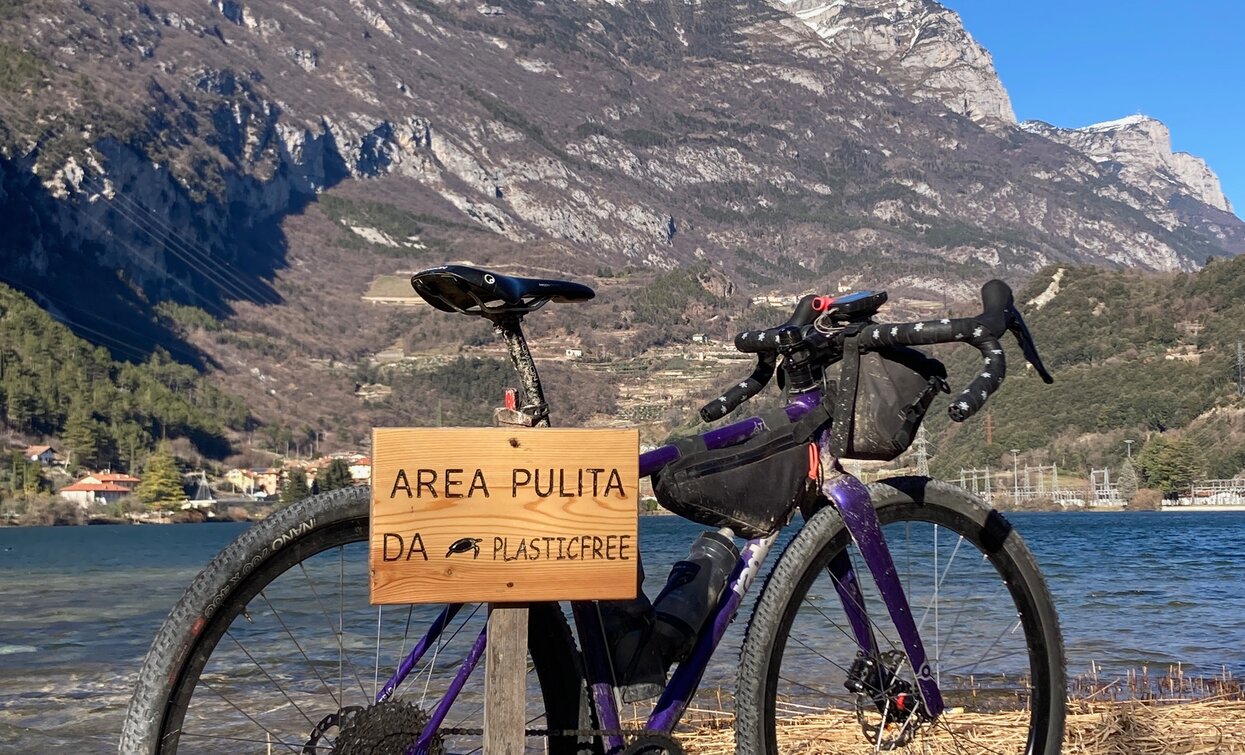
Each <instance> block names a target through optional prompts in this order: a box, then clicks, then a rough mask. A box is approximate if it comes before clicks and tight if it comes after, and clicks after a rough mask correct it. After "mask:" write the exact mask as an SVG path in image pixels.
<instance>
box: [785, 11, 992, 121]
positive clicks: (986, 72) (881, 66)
mask: <svg viewBox="0 0 1245 755" xmlns="http://www.w3.org/2000/svg"><path fill="white" fill-rule="evenodd" d="M774 2H775V5H776V6H777V7H780V8H783V9H785V10H787V11H788V12H790V13H793V14H794V15H795V16H796V17H797V18H799V19H800V20H801V21H803V22H804V23H806V24H808V26H809V27H810V28H811V29H812V30H813V31H814V32H816V33H817V36H818V37H820V38H821V39H822V40H824V41H825V43H826V45H827V46H828V47H830V48H831V49H833V50H834V51H835V52H837V53H838V54H840V55H842V56H843V57H844V58H846V59H847V60H850V61H851V62H852V63H854V64H855V65H857V66H860V67H861V68H864V69H866V70H870V71H873V72H874V73H876V74H878V75H880V76H883V77H885V78H886V79H887V80H889V81H891V82H893V83H894V84H895V85H896V86H898V88H899V89H900V91H901V92H903V94H904V96H905V97H907V98H908V99H911V100H915V101H917V102H934V103H938V104H941V105H943V106H944V107H946V108H948V109H950V110H952V111H954V112H956V113H959V114H960V115H965V116H968V117H969V118H971V119H972V120H973V121H974V122H976V123H981V124H983V125H985V126H987V127H994V126H997V125H998V124H1014V123H1015V122H1016V116H1015V115H1014V114H1013V113H1012V105H1011V100H1010V99H1009V98H1008V96H1007V91H1006V90H1005V89H1004V88H1003V84H1002V82H1000V81H999V77H998V74H997V73H995V70H994V62H993V61H992V60H991V59H990V53H988V52H986V50H985V48H983V47H982V46H981V45H979V44H977V42H976V40H974V39H973V38H972V36H971V35H969V33H968V31H967V30H965V28H964V25H963V23H962V22H961V21H960V17H959V15H958V14H956V13H955V12H954V11H951V10H948V9H947V8H944V7H943V6H941V5H939V4H938V3H936V2H933V1H932V0H833V1H832V2H830V1H827V0H774Z"/></svg>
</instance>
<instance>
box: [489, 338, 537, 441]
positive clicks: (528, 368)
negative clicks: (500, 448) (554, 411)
mask: <svg viewBox="0 0 1245 755" xmlns="http://www.w3.org/2000/svg"><path fill="white" fill-rule="evenodd" d="M522 320H523V318H522V316H521V315H517V314H502V315H499V316H497V317H496V318H493V329H494V330H495V331H497V333H498V334H499V335H501V337H502V338H505V339H506V349H507V350H509V352H510V364H511V365H512V366H513V367H514V371H515V372H517V373H519V380H520V382H521V383H522V384H523V406H522V407H520V408H519V409H517V410H515V411H514V412H513V413H512V414H517V415H520V416H521V417H522V418H523V421H513V420H514V419H516V418H515V417H511V419H510V420H509V421H508V420H506V419H504V418H502V417H500V416H499V420H500V421H502V422H503V423H505V424H522V425H526V426H528V427H549V404H547V403H545V392H544V390H543V389H542V388H541V386H540V375H539V374H538V373H537V372H536V362H535V360H533V359H532V352H531V351H529V350H528V348H527V339H526V338H524V337H523V326H522V324H521V322H522Z"/></svg>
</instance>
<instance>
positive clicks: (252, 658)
mask: <svg viewBox="0 0 1245 755" xmlns="http://www.w3.org/2000/svg"><path fill="white" fill-rule="evenodd" d="M225 636H226V637H228V638H229V639H231V640H233V642H234V644H235V645H237V646H238V649H239V650H241V651H242V654H243V655H245V656H246V657H247V658H248V659H249V660H250V661H251V663H253V664H255V668H257V669H259V671H260V673H262V674H263V675H264V676H265V677H267V679H268V681H270V682H272V686H274V687H276V688H277V691H278V692H280V693H281V696H282V697H284V698H285V699H286V700H289V701H290V705H292V706H294V710H297V711H298V712H299V714H300V715H301V716H302V717H303V718H304V719H306V721H307V723H309V724H311V726H312V727H315V725H316V724H315V722H314V721H312V720H311V717H310V716H308V715H307V714H306V713H305V712H304V711H303V709H302V708H300V707H299V705H298V703H296V702H294V698H292V697H290V695H289V693H287V692H286V691H285V689H284V688H283V687H282V686H281V684H280V682H278V681H277V680H276V679H274V678H272V674H269V673H268V669H266V668H264V667H263V665H261V664H260V662H259V661H257V660H255V656H253V655H251V653H250V651H248V650H247V649H246V647H245V646H243V644H242V643H241V642H240V641H239V640H238V638H237V637H235V636H234V635H233V633H232V632H225Z"/></svg>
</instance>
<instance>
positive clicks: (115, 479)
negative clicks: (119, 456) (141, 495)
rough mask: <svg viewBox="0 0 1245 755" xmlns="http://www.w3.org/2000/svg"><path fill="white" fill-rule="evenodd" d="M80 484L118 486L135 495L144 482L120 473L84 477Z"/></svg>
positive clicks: (96, 473)
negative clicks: (140, 484) (139, 485)
mask: <svg viewBox="0 0 1245 755" xmlns="http://www.w3.org/2000/svg"><path fill="white" fill-rule="evenodd" d="M78 482H88V483H96V484H100V485H117V486H119V487H122V488H125V489H126V490H128V491H130V492H131V493H133V492H134V491H135V490H137V489H138V484H139V483H140V482H142V480H141V479H139V478H137V477H135V476H134V475H128V474H122V473H120V472H95V473H93V474H89V475H87V476H86V477H83V478H82V479H81V480H78Z"/></svg>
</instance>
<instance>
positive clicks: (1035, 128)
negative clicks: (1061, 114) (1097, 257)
mask: <svg viewBox="0 0 1245 755" xmlns="http://www.w3.org/2000/svg"><path fill="white" fill-rule="evenodd" d="M1020 126H1021V128H1023V129H1025V130H1026V131H1029V132H1030V133H1034V134H1040V135H1041V136H1044V137H1046V138H1047V139H1051V140H1052V141H1056V142H1059V143H1060V144H1066V145H1068V146H1069V147H1072V148H1073V149H1075V150H1077V151H1078V152H1081V153H1083V154H1085V155H1086V156H1088V157H1089V158H1090V159H1091V160H1093V161H1094V162H1096V163H1099V164H1104V163H1105V164H1109V167H1111V168H1113V169H1114V170H1115V171H1116V175H1118V176H1119V177H1120V178H1121V179H1123V180H1124V181H1126V182H1128V183H1129V184H1131V185H1133V186H1136V187H1137V188H1139V189H1142V190H1143V191H1145V192H1147V193H1149V194H1153V195H1154V196H1156V197H1161V198H1169V197H1171V196H1172V195H1176V194H1180V195H1184V196H1187V197H1191V198H1193V199H1196V200H1198V201H1199V202H1202V203H1203V204H1205V205H1207V206H1209V207H1213V208H1215V209H1217V210H1223V211H1224V212H1232V207H1231V205H1229V204H1228V200H1227V198H1226V197H1224V195H1223V189H1222V188H1221V187H1220V185H1219V177H1218V176H1216V175H1215V174H1214V172H1213V171H1211V169H1210V166H1208V165H1207V164H1206V161H1205V160H1203V159H1201V158H1200V157H1194V156H1193V155H1190V154H1188V153H1187V152H1172V144H1171V132H1170V131H1169V130H1168V128H1167V126H1165V125H1164V124H1163V123H1161V122H1160V121H1157V120H1155V119H1154V118H1148V117H1146V116H1144V115H1131V116H1128V117H1127V118H1121V119H1119V120H1115V121H1108V122H1106V123H1095V124H1094V125H1092V126H1084V127H1082V128H1059V127H1057V126H1052V125H1050V124H1048V123H1043V122H1041V121H1025V122H1024V123H1022V124H1020Z"/></svg>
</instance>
